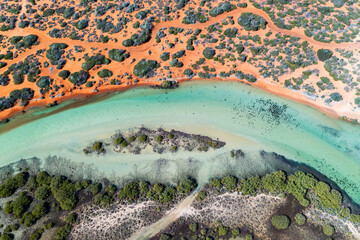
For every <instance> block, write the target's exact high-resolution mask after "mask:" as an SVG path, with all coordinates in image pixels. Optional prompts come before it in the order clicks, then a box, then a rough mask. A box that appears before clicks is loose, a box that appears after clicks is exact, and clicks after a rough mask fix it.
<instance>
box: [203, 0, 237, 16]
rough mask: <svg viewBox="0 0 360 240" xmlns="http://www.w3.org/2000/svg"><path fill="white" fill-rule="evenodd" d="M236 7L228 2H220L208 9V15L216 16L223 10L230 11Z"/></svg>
mask: <svg viewBox="0 0 360 240" xmlns="http://www.w3.org/2000/svg"><path fill="white" fill-rule="evenodd" d="M235 8H236V6H235V5H232V4H230V3H229V2H221V3H220V4H219V6H217V7H214V8H212V9H211V10H210V11H209V15H210V16H211V17H216V16H218V15H220V14H223V13H224V12H230V11H231V10H234V9H235Z"/></svg>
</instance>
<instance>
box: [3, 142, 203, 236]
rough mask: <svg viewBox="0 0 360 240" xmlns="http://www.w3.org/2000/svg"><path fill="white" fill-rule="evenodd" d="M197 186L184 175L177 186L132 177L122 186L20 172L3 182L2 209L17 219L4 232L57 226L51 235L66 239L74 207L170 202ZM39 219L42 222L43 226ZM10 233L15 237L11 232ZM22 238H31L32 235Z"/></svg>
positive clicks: (38, 231) (74, 216) (35, 232)
mask: <svg viewBox="0 0 360 240" xmlns="http://www.w3.org/2000/svg"><path fill="white" fill-rule="evenodd" d="M94 148H95V144H94ZM100 148H101V146H100ZM196 186H197V183H196V181H195V180H193V179H192V178H184V179H182V180H180V181H179V182H178V185H177V186H173V185H166V184H160V183H158V184H150V183H149V182H146V181H133V182H129V183H127V184H125V185H124V186H123V187H121V188H119V187H117V186H115V185H112V184H110V183H106V184H104V183H99V182H92V181H90V180H81V181H74V180H71V179H69V178H67V177H65V176H51V175H49V174H48V173H47V172H44V171H42V172H39V173H38V174H36V175H30V174H29V173H27V172H20V173H18V174H16V175H15V176H13V177H8V178H7V179H5V180H4V181H3V182H2V184H1V185H0V197H1V198H7V197H12V198H11V199H12V200H9V201H7V202H6V203H5V205H4V206H2V209H3V211H4V212H5V213H6V214H7V215H9V219H10V220H11V222H18V223H15V224H12V225H8V226H7V227H6V228H5V227H4V229H8V230H6V231H5V232H6V233H3V234H2V236H6V234H7V233H10V232H12V231H16V230H17V229H19V228H21V229H28V231H26V232H25V234H30V233H31V236H32V237H30V239H39V238H40V237H41V235H42V234H43V232H44V231H46V230H47V229H49V228H53V227H56V228H57V231H56V232H55V236H54V237H53V238H51V239H67V236H68V235H69V233H70V231H71V228H72V225H73V224H76V222H77V214H76V213H75V212H72V211H73V210H75V209H77V207H79V206H81V205H82V204H99V205H102V206H106V205H109V204H111V203H113V202H115V201H125V202H130V203H133V202H136V201H145V200H153V201H157V202H159V203H161V204H162V203H164V204H168V203H171V202H174V201H177V200H179V199H181V198H184V197H185V196H186V195H188V194H190V193H191V192H192V191H193V190H194V189H195V187H196ZM59 216H62V217H60V218H59ZM61 219H62V220H61ZM19 223H20V224H19ZM37 223H40V226H42V227H41V228H40V229H39V228H38V227H39V224H37ZM35 224H37V226H36V228H35ZM9 236H10V237H11V238H10V239H13V235H12V234H9ZM35 236H36V237H38V238H34V237H35ZM21 239H29V235H27V236H25V235H24V236H22V238H21Z"/></svg>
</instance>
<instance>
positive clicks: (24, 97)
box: [0, 88, 34, 191]
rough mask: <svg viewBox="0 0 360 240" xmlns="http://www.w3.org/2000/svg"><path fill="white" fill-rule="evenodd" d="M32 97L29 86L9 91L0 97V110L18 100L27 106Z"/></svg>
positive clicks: (32, 93) (11, 105) (32, 91)
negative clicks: (7, 95)
mask: <svg viewBox="0 0 360 240" xmlns="http://www.w3.org/2000/svg"><path fill="white" fill-rule="evenodd" d="M33 97H34V90H32V89H31V88H23V89H16V90H14V91H12V92H11V93H10V95H9V97H7V98H6V97H0V112H1V111H2V110H5V109H9V108H11V107H13V106H14V105H15V104H16V103H17V102H18V100H19V101H20V106H27V105H28V104H29V100H31V99H32V98H33ZM0 191H1V190H0Z"/></svg>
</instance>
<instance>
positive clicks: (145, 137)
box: [138, 134, 147, 142]
mask: <svg viewBox="0 0 360 240" xmlns="http://www.w3.org/2000/svg"><path fill="white" fill-rule="evenodd" d="M138 139H139V141H140V142H146V140H147V136H146V135H144V134H142V135H140V136H139V138H138Z"/></svg>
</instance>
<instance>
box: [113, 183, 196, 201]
mask: <svg viewBox="0 0 360 240" xmlns="http://www.w3.org/2000/svg"><path fill="white" fill-rule="evenodd" d="M196 186H197V183H196V181H195V180H194V179H191V178H186V179H182V180H180V181H179V183H178V185H177V186H176V187H175V186H171V185H163V184H160V183H158V184H155V185H151V184H150V183H148V182H131V183H128V184H126V185H125V186H124V187H123V188H121V189H119V191H118V197H119V199H123V200H126V201H129V202H133V201H136V200H137V199H139V198H145V199H150V200H153V201H159V202H162V203H169V202H171V201H174V200H175V198H176V197H177V196H178V195H184V194H185V195H188V194H190V193H191V192H192V191H193V190H194V189H195V188H196Z"/></svg>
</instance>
